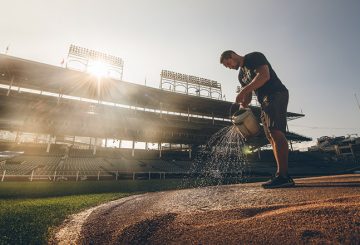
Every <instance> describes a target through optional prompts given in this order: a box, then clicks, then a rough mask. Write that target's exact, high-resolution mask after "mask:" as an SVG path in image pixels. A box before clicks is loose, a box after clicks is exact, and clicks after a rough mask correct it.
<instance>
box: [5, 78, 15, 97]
mask: <svg viewBox="0 0 360 245" xmlns="http://www.w3.org/2000/svg"><path fill="white" fill-rule="evenodd" d="M13 83H14V76H12V77H11V82H10V86H9V89H8V91H7V93H6V96H9V95H10V91H11V87H12V85H13Z"/></svg>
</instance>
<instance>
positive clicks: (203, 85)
mask: <svg viewBox="0 0 360 245" xmlns="http://www.w3.org/2000/svg"><path fill="white" fill-rule="evenodd" d="M167 86H169V89H168V88H167ZM179 88H181V89H182V91H181V90H179ZM160 89H162V90H170V91H173V92H179V93H185V94H188V95H189V94H190V95H196V96H201V97H209V98H215V99H221V98H222V92H221V84H220V83H218V82H216V81H213V80H209V79H206V78H201V77H195V76H191V75H186V74H182V73H178V72H173V71H167V70H162V71H161V74H160Z"/></svg>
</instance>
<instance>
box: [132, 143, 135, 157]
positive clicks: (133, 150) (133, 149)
mask: <svg viewBox="0 0 360 245" xmlns="http://www.w3.org/2000/svg"><path fill="white" fill-rule="evenodd" d="M131 156H132V157H134V156H135V141H134V140H133V142H132V151H131Z"/></svg>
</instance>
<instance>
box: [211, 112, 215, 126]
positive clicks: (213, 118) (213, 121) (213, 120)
mask: <svg viewBox="0 0 360 245" xmlns="http://www.w3.org/2000/svg"><path fill="white" fill-rule="evenodd" d="M211 114H212V123H213V125H215V117H214V112H211Z"/></svg>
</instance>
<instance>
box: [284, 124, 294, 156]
mask: <svg viewBox="0 0 360 245" xmlns="http://www.w3.org/2000/svg"><path fill="white" fill-rule="evenodd" d="M286 129H287V131H288V132H289V125H288V124H287V123H286ZM289 143H290V149H291V151H294V149H293V145H292V141H291V140H289Z"/></svg>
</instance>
